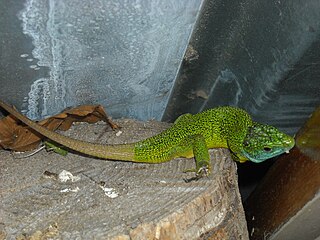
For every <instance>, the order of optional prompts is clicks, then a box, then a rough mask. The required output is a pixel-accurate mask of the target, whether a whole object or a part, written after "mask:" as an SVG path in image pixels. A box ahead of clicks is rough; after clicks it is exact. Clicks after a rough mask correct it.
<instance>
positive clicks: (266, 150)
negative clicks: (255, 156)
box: [263, 147, 271, 152]
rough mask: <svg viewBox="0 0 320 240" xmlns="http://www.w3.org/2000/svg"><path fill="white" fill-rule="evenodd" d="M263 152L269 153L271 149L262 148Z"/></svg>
mask: <svg viewBox="0 0 320 240" xmlns="http://www.w3.org/2000/svg"><path fill="white" fill-rule="evenodd" d="M263 150H264V151H265V152H270V151H271V148H270V147H264V148H263Z"/></svg>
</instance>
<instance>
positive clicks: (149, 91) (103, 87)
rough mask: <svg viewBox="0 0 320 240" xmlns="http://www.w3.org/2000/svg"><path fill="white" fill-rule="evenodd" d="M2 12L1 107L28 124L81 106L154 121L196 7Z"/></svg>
mask: <svg viewBox="0 0 320 240" xmlns="http://www.w3.org/2000/svg"><path fill="white" fill-rule="evenodd" d="M0 4H1V10H0V11H1V19H0V20H1V23H0V25H1V32H2V33H1V35H0V40H1V41H2V47H1V65H0V73H1V74H0V83H1V85H2V86H4V87H2V88H0V96H1V98H2V99H5V100H6V101H8V102H10V103H14V104H15V105H16V106H17V107H18V108H19V109H21V110H23V111H24V112H25V113H26V114H27V115H28V116H29V117H31V118H33V119H34V118H40V117H43V116H47V115H52V114H53V113H57V112H59V111H61V110H62V109H63V108H65V107H68V106H75V105H79V104H87V103H100V104H103V105H104V106H106V107H107V109H108V111H109V112H110V113H111V115H113V116H114V117H120V116H127V117H133V118H139V119H150V118H156V119H160V118H161V116H162V114H163V112H164V109H165V107H166V105H167V101H168V99H169V95H170V91H171V89H172V87H173V84H174V80H175V78H176V74H177V72H178V70H179V66H180V63H181V61H182V58H183V55H184V52H185V49H186V46H187V44H188V41H189V38H190V35H191V32H192V29H193V26H194V24H195V21H196V19H197V15H198V13H199V10H200V8H201V4H202V1H199V0H188V1H176V0H165V1H156V0H135V1H125V0H121V1H112V0H99V1H82V0H70V1H64V0H46V1H43V0H26V1H25V2H24V5H22V4H21V1H5V0H1V1H0Z"/></svg>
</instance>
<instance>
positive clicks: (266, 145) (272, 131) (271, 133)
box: [242, 123, 295, 163]
mask: <svg viewBox="0 0 320 240" xmlns="http://www.w3.org/2000/svg"><path fill="white" fill-rule="evenodd" d="M294 143H295V141H294V139H293V138H292V137H290V136H288V135H286V134H284V133H282V132H280V131H279V130H278V129H277V128H275V127H272V126H270V125H265V124H260V123H254V124H253V126H251V127H249V130H248V133H247V135H246V137H245V139H244V141H243V151H242V154H243V155H244V156H245V157H247V158H248V159H249V160H250V161H252V162H255V163H260V162H263V161H265V160H267V159H269V158H272V157H275V156H278V155H280V154H282V153H285V152H286V153H288V152H289V150H290V149H291V148H293V146H294Z"/></svg>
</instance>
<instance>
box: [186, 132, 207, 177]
mask: <svg viewBox="0 0 320 240" xmlns="http://www.w3.org/2000/svg"><path fill="white" fill-rule="evenodd" d="M187 142H188V144H189V145H190V147H191V148H192V151H193V155H194V158H195V161H196V168H193V169H186V170H185V171H184V172H195V173H196V176H197V177H199V178H201V177H202V176H208V175H209V174H210V170H211V162H210V155H209V151H208V147H207V144H206V141H205V138H204V137H203V136H202V135H200V134H197V135H191V136H189V137H188V139H187Z"/></svg>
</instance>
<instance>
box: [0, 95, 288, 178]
mask: <svg viewBox="0 0 320 240" xmlns="http://www.w3.org/2000/svg"><path fill="white" fill-rule="evenodd" d="M0 107H2V108H3V109H5V110H6V111H8V112H9V113H10V114H12V115H13V116H15V117H16V118H17V119H19V120H20V121H22V122H23V123H25V124H26V125H28V126H29V127H30V128H32V129H34V130H35V131H36V132H38V133H40V134H41V135H43V136H45V137H46V138H48V139H49V140H51V141H54V142H56V143H58V144H60V145H62V146H65V147H67V148H69V149H72V150H74V151H77V152H81V153H84V154H86V155H89V156H94V157H98V158H104V159H109V160H122V161H131V162H141V163H162V162H166V161H170V160H172V159H174V158H177V157H185V158H191V157H194V158H195V161H196V167H195V168H194V169H188V170H186V171H188V172H189V171H191V172H196V174H197V176H200V177H201V176H203V175H208V174H209V173H210V168H211V164H210V157H209V153H208V149H210V148H228V149H230V151H231V154H232V157H233V159H234V160H235V161H239V162H245V161H247V160H250V161H252V162H256V163H260V162H263V161H265V160H267V159H269V158H272V157H275V156H277V155H280V154H282V153H284V152H288V151H289V150H290V149H291V148H292V147H293V146H294V139H293V138H292V137H290V136H288V135H286V134H284V133H282V132H280V131H279V130H277V129H276V128H275V127H272V126H269V125H264V124H260V123H257V122H254V121H252V119H251V117H250V116H249V114H248V113H247V112H246V111H244V110H242V109H240V108H235V107H218V108H214V109H209V110H207V111H204V112H201V113H198V114H195V115H192V114H184V115H182V116H180V117H179V118H178V119H177V120H176V121H175V123H174V124H173V126H172V127H171V128H169V129H167V130H165V131H163V132H162V133H160V134H158V135H156V136H153V137H150V138H148V139H145V140H142V141H139V142H136V143H132V144H118V145H100V144H94V143H89V142H84V141H80V140H76V139H72V138H69V137H66V136H63V135H60V134H58V133H55V132H52V131H50V130H47V129H46V128H44V127H42V126H40V125H38V124H37V123H35V122H33V121H31V120H30V119H28V118H26V117H25V116H23V115H22V114H20V113H19V112H17V111H16V110H14V109H13V108H11V107H10V106H8V105H7V104H5V103H4V102H2V101H0Z"/></svg>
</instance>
